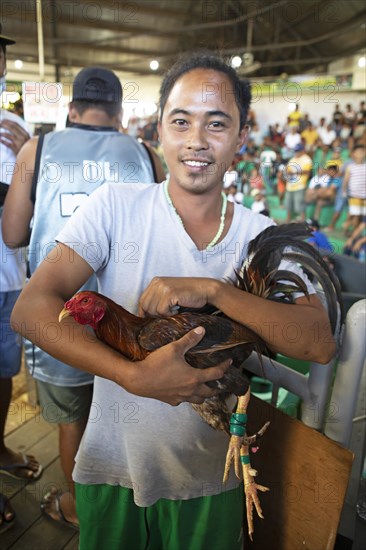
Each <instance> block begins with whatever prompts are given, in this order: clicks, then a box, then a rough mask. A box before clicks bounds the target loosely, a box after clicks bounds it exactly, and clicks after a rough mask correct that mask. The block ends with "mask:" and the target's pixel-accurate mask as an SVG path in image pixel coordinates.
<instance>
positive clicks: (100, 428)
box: [56, 183, 273, 506]
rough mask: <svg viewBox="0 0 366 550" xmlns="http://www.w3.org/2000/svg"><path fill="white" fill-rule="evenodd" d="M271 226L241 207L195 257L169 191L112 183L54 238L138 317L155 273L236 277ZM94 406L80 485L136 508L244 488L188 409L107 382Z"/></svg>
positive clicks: (222, 438)
mask: <svg viewBox="0 0 366 550" xmlns="http://www.w3.org/2000/svg"><path fill="white" fill-rule="evenodd" d="M272 224H273V221H272V220H270V219H269V218H265V217H264V216H260V215H257V214H254V213H253V212H251V211H250V210H249V209H247V208H245V207H243V206H241V205H238V204H235V205H234V216H233V221H232V223H231V226H230V229H229V231H228V233H227V235H226V236H225V238H224V239H223V240H222V241H221V242H220V243H219V244H218V245H216V246H215V247H214V248H213V250H211V251H209V252H208V251H206V250H198V249H197V247H196V245H195V243H194V242H193V241H192V240H191V238H190V236H189V235H188V234H187V233H186V231H185V229H184V227H183V226H182V224H181V223H180V221H179V219H178V218H177V215H176V213H175V211H174V210H173V209H172V208H171V206H169V204H168V202H167V199H166V197H165V194H164V189H163V185H155V184H152V185H143V186H142V185H139V184H134V185H129V184H125V185H123V186H121V185H118V184H115V183H106V184H105V185H103V186H101V187H100V188H99V189H97V190H96V191H95V192H94V193H93V194H92V195H91V196H90V197H89V198H88V199H87V200H86V201H84V202H83V204H82V205H81V207H80V208H79V209H78V210H77V211H76V212H75V214H74V215H73V216H72V218H71V219H70V221H69V222H68V223H67V224H66V225H65V227H64V228H63V230H62V231H61V232H60V233H59V235H58V236H57V238H56V239H57V240H58V241H60V242H62V243H65V244H67V245H68V246H70V247H72V248H73V249H74V250H75V251H76V252H77V253H78V254H80V255H81V256H82V257H83V258H84V259H85V260H86V261H87V262H88V263H89V264H90V265H91V266H92V268H93V269H94V270H95V272H96V274H97V277H98V283H99V291H100V292H101V293H102V294H105V295H107V296H108V297H110V298H112V299H113V300H114V301H116V302H118V303H120V304H121V305H123V307H125V308H126V309H127V310H128V311H130V312H132V313H135V314H136V312H137V303H138V299H139V297H140V295H141V293H142V291H143V290H144V289H145V288H146V287H147V286H148V284H149V283H150V281H151V279H152V278H153V277H154V276H180V277H192V276H194V277H211V278H215V279H221V280H224V279H226V280H227V279H229V278H230V277H231V278H234V277H235V270H238V269H239V267H241V265H242V262H243V259H244V258H245V257H246V255H247V245H248V243H249V241H250V240H251V239H252V238H254V237H255V236H256V235H257V234H258V233H259V232H260V231H262V230H263V229H264V228H266V227H268V226H269V225H272ZM207 244H208V243H207ZM101 363H103V359H102V358H101ZM93 402H94V406H92V409H91V413H90V418H89V422H88V425H87V428H86V431H85V433H84V436H83V440H82V443H81V446H80V448H79V452H78V455H77V459H76V467H75V469H74V473H73V477H74V480H75V481H76V482H79V483H83V484H84V483H87V484H89V483H93V484H94V483H97V484H98V483H107V484H111V485H113V484H117V485H121V486H123V487H129V488H133V489H134V500H135V502H136V504H137V505H138V506H150V505H152V504H153V503H154V502H156V501H157V500H158V499H160V498H167V499H171V500H177V499H189V498H196V497H200V496H204V495H207V494H210V495H213V494H219V493H221V492H222V491H224V490H230V489H232V488H234V487H236V486H237V484H238V480H237V479H236V478H235V476H234V474H233V472H231V475H230V478H229V481H228V483H227V485H226V486H225V487H223V486H222V475H223V471H224V464H225V456H226V452H227V447H228V443H229V438H228V436H227V435H226V434H225V433H223V432H220V431H215V430H213V429H212V428H210V427H209V426H208V425H207V424H206V423H205V422H203V421H202V419H201V417H200V416H199V415H198V414H197V413H196V412H195V411H194V410H193V409H192V407H191V405H190V404H188V403H182V404H181V405H179V406H178V407H171V406H170V405H167V404H165V403H162V402H160V401H157V400H155V399H149V398H143V397H138V396H136V395H132V394H130V393H128V392H127V391H125V390H124V389H122V388H121V387H119V386H118V385H117V384H115V383H113V382H110V381H108V380H105V379H103V378H100V377H96V378H95V382H94V396H93Z"/></svg>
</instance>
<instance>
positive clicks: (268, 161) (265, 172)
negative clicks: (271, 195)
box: [259, 140, 277, 192]
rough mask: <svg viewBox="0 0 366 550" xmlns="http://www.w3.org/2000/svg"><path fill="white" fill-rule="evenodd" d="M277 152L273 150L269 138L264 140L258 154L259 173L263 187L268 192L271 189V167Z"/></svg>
mask: <svg viewBox="0 0 366 550" xmlns="http://www.w3.org/2000/svg"><path fill="white" fill-rule="evenodd" d="M276 159H277V154H276V152H275V151H274V149H273V147H272V146H271V145H270V142H269V140H266V142H265V145H264V149H263V151H262V152H261V154H260V155H259V161H260V173H261V175H262V178H263V181H264V185H265V188H266V190H267V191H268V192H270V191H272V188H273V183H272V174H273V172H272V167H273V165H274V163H275V162H276Z"/></svg>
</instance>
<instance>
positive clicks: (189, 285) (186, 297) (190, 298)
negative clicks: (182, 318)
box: [139, 277, 220, 316]
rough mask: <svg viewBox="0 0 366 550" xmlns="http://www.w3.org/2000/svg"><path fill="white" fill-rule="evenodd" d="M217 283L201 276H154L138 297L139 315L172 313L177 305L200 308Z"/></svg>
mask: <svg viewBox="0 0 366 550" xmlns="http://www.w3.org/2000/svg"><path fill="white" fill-rule="evenodd" d="M218 284H220V283H219V281H216V280H215V279H209V278H203V277H202V278H199V277H154V279H152V281H151V283H150V284H149V286H148V287H147V288H146V289H145V290H144V292H143V293H142V295H141V297H140V300H139V315H141V316H143V315H145V314H147V313H148V314H149V315H156V316H166V315H174V314H175V313H177V309H178V307H179V306H180V307H191V308H201V307H203V306H205V305H206V304H207V303H209V297H210V295H211V294H212V292H213V289H214V287H215V286H216V285H218Z"/></svg>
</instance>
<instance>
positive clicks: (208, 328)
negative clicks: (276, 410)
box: [59, 224, 341, 537]
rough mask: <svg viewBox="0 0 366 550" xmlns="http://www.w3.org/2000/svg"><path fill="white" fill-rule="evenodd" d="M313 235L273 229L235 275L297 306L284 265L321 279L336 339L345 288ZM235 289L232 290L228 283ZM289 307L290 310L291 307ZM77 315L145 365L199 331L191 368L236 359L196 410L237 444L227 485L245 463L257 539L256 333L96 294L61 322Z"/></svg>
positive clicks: (79, 298)
mask: <svg viewBox="0 0 366 550" xmlns="http://www.w3.org/2000/svg"><path fill="white" fill-rule="evenodd" d="M310 233H311V230H310V229H309V228H308V227H307V226H305V225H302V224H287V225H282V226H271V227H268V228H267V229H266V230H264V231H263V232H262V233H260V234H259V235H258V236H257V237H256V238H255V239H253V240H252V241H251V242H250V243H249V247H248V260H246V262H245V263H244V265H243V267H242V269H241V271H240V273H238V274H237V281H236V283H233V284H236V285H237V287H238V288H240V289H242V290H243V291H246V292H249V293H252V294H255V295H257V296H260V297H263V298H266V299H272V300H281V301H286V302H289V304H290V303H291V302H293V301H294V295H295V294H296V293H299V292H300V293H302V294H305V295H308V291H307V286H306V284H305V283H304V281H303V280H302V279H301V277H300V276H299V275H297V274H296V273H294V272H292V271H288V270H282V269H279V266H280V262H281V261H282V260H283V259H286V260H289V261H292V262H295V263H299V264H301V265H302V266H303V267H304V268H305V269H306V270H307V271H308V272H310V273H311V274H312V275H313V276H315V277H316V278H317V280H318V282H319V283H320V285H321V286H322V288H323V290H324V295H325V299H326V302H327V307H328V314H329V318H330V321H331V325H332V329H333V332H335V330H336V325H337V318H338V312H337V307H338V306H337V302H338V303H339V304H340V303H341V298H340V296H341V294H340V288H339V283H338V281H337V279H336V277H335V276H334V274H333V272H332V270H331V269H330V267H329V266H328V264H327V262H326V261H324V260H323V259H322V257H321V256H320V255H319V254H318V252H317V251H316V250H315V249H314V248H313V247H312V246H311V245H309V244H308V243H306V242H304V239H306V238H307V237H309V235H310ZM228 284H229V283H228ZM289 307H291V306H290V305H289ZM67 316H72V317H73V318H74V319H75V321H77V322H78V323H80V324H82V325H90V326H91V327H92V328H93V329H94V331H95V334H96V336H97V338H99V339H100V340H102V341H103V342H104V343H105V344H107V345H109V346H111V347H112V348H114V349H115V350H117V351H119V352H120V353H122V354H123V355H124V356H125V357H127V358H128V359H130V360H132V361H139V360H142V359H144V358H145V357H146V356H147V355H148V354H149V353H151V352H152V351H154V350H156V349H158V348H160V347H161V346H164V345H166V344H168V343H170V342H172V341H175V340H178V339H179V338H181V337H182V336H183V335H184V334H186V333H187V332H188V331H190V330H192V329H193V328H195V327H197V326H203V327H204V328H205V335H204V337H203V339H202V340H201V341H200V342H199V344H198V345H196V346H195V347H194V348H192V349H190V350H189V351H188V352H187V353H186V360H187V362H188V363H189V364H190V365H191V366H193V367H195V368H207V367H210V366H214V365H217V364H218V363H221V362H222V361H224V360H225V359H228V358H231V359H232V360H233V363H232V365H231V366H230V367H229V369H228V370H227V371H226V373H225V375H224V377H223V378H221V379H220V380H218V381H216V382H212V383H210V384H211V385H212V386H213V387H217V388H218V389H219V390H220V393H219V394H218V395H217V396H215V397H212V398H209V399H206V400H205V402H204V403H203V404H202V405H192V406H193V408H194V409H195V410H196V411H197V412H198V413H199V414H200V415H201V416H202V418H203V419H204V420H205V422H207V423H208V424H209V425H210V426H211V427H212V428H214V429H221V430H224V431H226V432H227V433H228V434H230V433H231V440H230V445H229V450H228V455H227V460H226V465H225V473H224V482H225V480H226V479H227V476H228V474H229V470H230V466H231V462H232V461H234V466H235V472H236V475H237V476H238V477H239V478H240V477H241V473H240V463H241V464H242V469H243V477H244V490H245V494H246V504H247V521H248V530H249V536H250V537H252V533H253V506H255V507H256V510H257V513H258V514H259V516H260V517H262V510H261V507H260V503H259V498H258V495H257V490H260V491H266V490H268V489H267V488H266V487H263V486H261V485H258V484H257V483H255V481H254V476H255V475H256V472H255V470H253V469H252V468H251V466H250V460H249V448H250V445H252V444H253V443H254V442H255V441H256V439H257V437H258V436H260V435H262V434H263V433H264V431H265V430H266V428H267V426H268V424H269V423H266V424H265V425H264V426H263V427H262V428H261V430H259V432H258V433H257V434H255V435H253V436H247V434H246V429H245V426H246V409H247V406H248V403H249V399H250V390H249V382H248V379H247V377H246V376H245V373H244V371H243V363H244V361H245V359H247V357H248V356H249V355H250V354H251V353H252V351H257V352H259V353H261V352H264V351H265V350H266V349H267V346H266V344H265V342H264V341H263V340H262V339H261V338H260V336H258V335H257V334H256V333H255V332H253V331H252V330H250V329H249V328H247V327H245V326H242V325H240V324H238V323H236V322H234V321H232V320H231V319H228V318H227V317H225V316H224V315H222V314H221V313H220V312H217V311H214V312H210V313H205V312H204V311H194V310H183V309H181V310H180V311H179V312H178V313H177V314H175V315H172V316H169V317H163V318H157V317H149V316H146V317H137V316H135V315H133V314H131V313H129V312H128V311H126V310H125V309H124V308H123V307H122V306H120V305H118V304H116V303H115V302H113V301H112V300H110V299H109V298H107V297H105V296H102V295H100V294H98V293H96V292H90V291H82V292H78V293H77V294H75V296H73V298H71V299H70V300H69V301H68V302H67V303H66V304H65V307H64V309H63V310H62V311H61V313H60V317H59V320H60V321H61V320H62V319H63V318H65V317H67ZM230 394H235V395H236V396H238V405H237V409H236V412H235V413H234V414H233V415H232V414H231V411H230V410H229V409H228V407H227V398H228V397H229V395H230Z"/></svg>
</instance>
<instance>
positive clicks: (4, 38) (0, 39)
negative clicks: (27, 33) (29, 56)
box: [0, 23, 16, 46]
mask: <svg viewBox="0 0 366 550" xmlns="http://www.w3.org/2000/svg"><path fill="white" fill-rule="evenodd" d="M0 43H1V44H5V45H6V46H8V45H9V44H16V42H15V40H13V39H12V38H9V37H8V36H4V35H3V34H2V25H1V23H0Z"/></svg>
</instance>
